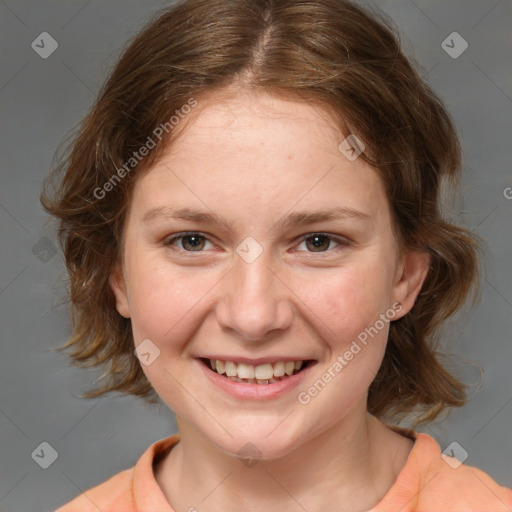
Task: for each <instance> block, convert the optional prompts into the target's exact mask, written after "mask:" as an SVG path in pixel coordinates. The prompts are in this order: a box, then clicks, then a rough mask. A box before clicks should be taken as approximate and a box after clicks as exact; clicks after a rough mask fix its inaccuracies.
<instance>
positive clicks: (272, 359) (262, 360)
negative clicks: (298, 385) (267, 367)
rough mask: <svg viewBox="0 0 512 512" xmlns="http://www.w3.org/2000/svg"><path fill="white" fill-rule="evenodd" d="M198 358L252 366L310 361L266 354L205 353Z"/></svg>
mask: <svg viewBox="0 0 512 512" xmlns="http://www.w3.org/2000/svg"><path fill="white" fill-rule="evenodd" d="M198 359H213V360H214V361H233V362H234V363H246V364H252V365H253V366H258V365H262V364H273V363H280V362H285V363H286V362H287V361H293V362H295V361H311V358H307V357H305V358H300V357H290V356H268V357H257V358H254V357H244V356H233V355H229V356H224V355H207V356H198Z"/></svg>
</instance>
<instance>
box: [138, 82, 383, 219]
mask: <svg viewBox="0 0 512 512" xmlns="http://www.w3.org/2000/svg"><path fill="white" fill-rule="evenodd" d="M181 122H182V123H183V124H182V125H181V126H180V127H179V128H180V131H179V132H178V135H179V136H178V137H177V139H176V140H174V141H172V142H171V144H170V145H169V147H168V148H167V150H166V152H165V154H164V155H163V156H162V158H161V159H160V160H159V161H158V162H157V163H156V164H155V165H153V166H152V167H151V168H150V169H148V171H147V172H146V173H145V174H144V176H142V177H141V178H140V179H139V180H138V181H137V184H136V187H135V191H134V196H133V200H134V203H135V205H134V206H135V207H136V208H137V210H140V211H139V213H142V210H143V209H144V210H146V211H147V210H148V209H150V208H157V207H162V206H163V207H165V206H168V205H171V206H174V204H170V203H179V206H189V205H190V203H191V202H192V203H194V204H197V205H200V206H202V207H203V209H204V207H205V206H207V207H208V208H210V209H211V210H213V211H220V210H223V211H227V210H230V213H231V214H233V215H235V216H237V215H240V214H241V212H246V213H247V214H258V215H260V216H261V212H263V211H267V212H268V213H270V212H272V214H273V215H274V216H280V215H282V213H283V212H282V211H281V210H282V209H285V210H290V209H291V208H292V207H293V206H294V205H297V206H301V209H304V207H306V206H308V204H318V205H323V206H325V207H331V208H336V207H339V206H342V207H345V208H353V209H362V208H364V209H367V210H369V213H372V212H373V213H378V210H379V209H382V208H383V206H386V205H385V204H383V203H382V200H383V199H384V203H385V196H384V191H383V187H382V184H381V182H380V179H379V178H378V175H377V174H376V172H375V170H374V169H373V168H371V167H370V166H369V165H368V164H367V163H366V162H365V161H364V160H363V159H362V158H357V159H356V160H354V161H350V160H349V159H347V158H346V157H345V156H344V154H342V152H341V151H340V150H339V145H340V143H341V142H342V141H343V139H344V138H345V136H346V134H345V135H344V134H342V133H341V131H340V129H339V128H338V127H337V125H336V123H335V121H334V118H333V117H332V116H330V115H329V113H328V112H327V111H326V110H325V109H322V108H320V107H319V106H318V105H315V104H312V103H308V102H305V101H296V100H291V99H287V98H283V97H277V96H273V95H269V94H262V93H253V92H240V91H238V92H234V93H232V94H230V95H228V94H226V93H223V94H222V95H217V96H215V95H214V96H210V97H208V98H206V99H203V100H200V101H199V105H198V106H197V107H196V108H195V109H194V111H193V112H192V113H191V114H190V116H189V117H185V119H183V120H182V121H181ZM227 200H229V203H227V202H226V201H227ZM201 203H202V204H201ZM299 203H300V205H299Z"/></svg>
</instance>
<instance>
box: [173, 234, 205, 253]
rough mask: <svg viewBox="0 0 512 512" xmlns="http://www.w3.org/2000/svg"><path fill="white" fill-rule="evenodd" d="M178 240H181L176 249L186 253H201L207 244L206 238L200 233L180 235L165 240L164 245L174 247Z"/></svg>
mask: <svg viewBox="0 0 512 512" xmlns="http://www.w3.org/2000/svg"><path fill="white" fill-rule="evenodd" d="M178 240H181V242H180V243H179V247H178V249H182V250H184V251H186V252H201V251H202V250H203V249H204V247H205V244H206V242H207V238H206V237H205V236H204V235H201V234H200V233H181V234H179V235H176V236H173V237H171V238H169V239H167V240H166V241H165V243H164V245H165V246H174V245H175V244H176V242H178Z"/></svg>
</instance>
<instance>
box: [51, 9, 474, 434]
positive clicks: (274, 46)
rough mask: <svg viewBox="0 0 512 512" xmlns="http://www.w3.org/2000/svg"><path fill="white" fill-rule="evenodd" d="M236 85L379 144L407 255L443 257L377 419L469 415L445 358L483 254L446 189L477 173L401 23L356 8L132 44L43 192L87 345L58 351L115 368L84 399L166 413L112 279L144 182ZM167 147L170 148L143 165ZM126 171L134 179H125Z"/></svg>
mask: <svg viewBox="0 0 512 512" xmlns="http://www.w3.org/2000/svg"><path fill="white" fill-rule="evenodd" d="M228 86H235V87H246V88H252V89H258V90H265V91H267V92H269V93H274V94H280V95H283V96H287V97H291V98H295V99H297V100H299V101H305V102H309V103H311V104H317V105H319V106H320V107H321V108H323V109H324V111H325V112H327V113H328V114H329V115H332V116H334V118H335V119H337V121H338V123H339V127H340V130H341V132H342V133H344V134H345V135H348V134H349V133H350V134H354V135H356V136H357V137H358V138H359V139H360V140H362V141H364V144H365V146H366V150H365V151H364V153H363V154H362V155H361V157H362V158H364V159H365V160H366V161H367V162H368V163H370V164H371V165H373V166H374V167H375V168H376V170H377V172H378V173H379V175H380V177H381V179H382V181H383V183H384V185H385V189H386V193H387V197H388V200H389V203H390V205H391V210H392V217H393V224H394V230H395V233H396V235H397V240H398V243H399V246H400V248H401V249H412V250H427V251H428V252H429V253H430V255H431V267H430V270H429V273H428V276H427V278H426V281H425V283H424V285H423V288H422V292H421V293H420V295H419V296H418V298H417V300H416V302H415V304H414V306H413V308H412V310H411V311H410V312H409V313H408V314H407V315H405V316H404V317H402V318H400V319H398V320H396V321H393V322H391V324H390V331H389V339H388V345H387V348H386V352H385V355H384V360H383V362H382V365H381V367H380V370H379V372H378V374H377V376H376V378H375V380H374V381H373V382H372V384H371V386H370V389H369V394H368V411H369V412H370V413H371V414H373V415H375V416H377V417H384V416H389V417H394V416H396V415H398V414H408V413H412V412H413V413H415V414H416V413H418V412H419V413H420V414H421V415H420V416H419V419H418V421H417V422H416V424H419V423H423V422H426V421H431V420H433V419H434V418H435V417H437V416H438V415H439V413H440V412H441V411H443V410H444V409H445V408H447V407H450V406H460V405H462V404H463V403H465V401H466V400H467V398H466V387H467V386H465V385H464V384H463V383H461V382H459V381H458V380H457V378H455V377H454V376H453V375H452V374H451V373H450V372H449V371H448V370H447V368H445V367H444V366H443V364H442V361H441V359H442V354H441V352H440V351H438V349H437V348H436V347H437V346H438V341H439V335H440V327H441V325H442V324H443V322H444V321H445V320H446V319H447V318H448V317H450V316H451V315H452V314H453V313H454V312H456V311H457V310H458V309H459V308H460V307H461V306H462V305H463V303H464V302H465V301H466V299H467V297H468V295H469V293H470V291H471V289H472V288H475V290H476V284H477V281H478V258H477V249H478V240H477V238H476V237H475V236H474V235H473V234H472V233H471V232H470V231H468V230H466V229H464V228H462V227H458V226H456V225H453V224H452V223H450V222H448V221H447V220H445V218H444V216H443V212H442V211H441V205H440V196H441V185H442V183H444V181H445V180H447V183H448V184H450V185H452V186H454V187H455V186H456V185H457V181H458V178H459V173H460V171H461V149H460V144H459V140H458V136H457V133H456V130H455V128H454V123H453V121H452V120H451V118H450V115H449V114H448V113H447V111H446V109H445V107H444V106H443V104H442V101H441V100H440V99H439V97H438V96H436V94H435V93H434V92H433V91H432V90H431V88H430V87H429V85H428V84H427V83H426V81H424V80H423V79H422V77H421V76H420V75H419V73H418V71H417V70H416V69H415V68H414V67H413V65H412V64H411V62H410V61H409V59H408V58H407V57H406V56H405V55H404V53H403V52H402V50H401V45H400V38H399V36H398V32H397V31H396V29H395V28H394V26H393V24H392V23H391V22H390V21H389V20H388V19H387V18H386V17H384V16H383V15H382V14H380V13H379V12H373V11H371V10H369V9H368V8H363V7H361V6H359V5H357V4H356V3H354V2H350V1H347V0H274V1H273V0H185V1H181V2H179V3H177V4H175V5H172V6H171V7H168V8H166V9H165V10H163V11H161V12H159V13H158V14H157V15H156V16H155V18H154V19H152V20H151V21H150V22H149V23H148V24H147V25H146V26H145V27H144V28H143V29H142V30H141V31H140V32H139V33H138V35H136V37H135V38H134V39H133V40H132V41H131V42H130V44H128V46H127V47H126V49H125V50H124V52H123V53H122V55H121V56H120V58H119V60H118V61H117V63H116V65H115V66H114V68H113V70H112V71H111V73H110V76H109V77H108V79H107V80H106V82H105V83H104V85H103V87H102V88H101V90H100V92H99V95H98V97H97V99H96V101H95V102H94V104H93V106H92V108H91V109H90V112H89V113H88V115H87V116H86V117H85V118H84V120H83V122H82V124H81V126H80V128H79V130H78V133H77V134H76V136H75V137H74V138H73V140H72V143H71V144H70V146H69V147H68V151H67V152H66V154H65V155H64V157H63V158H61V160H60V161H59V162H58V163H57V165H56V166H55V167H54V169H53V170H52V173H51V174H50V176H49V177H48V179H47V181H46V183H45V184H44V186H43V191H42V193H41V202H42V204H43V207H44V208H45V209H46V211H47V212H48V213H50V214H51V215H52V216H54V217H55V218H56V219H58V222H59V227H58V232H59V240H60V243H61V246H62V250H63V253H64V258H65V263H66V267H67V271H68V274H69V298H70V302H71V306H72V308H71V311H72V328H73V332H72V336H71V338H70V339H69V340H68V342H67V343H66V344H65V345H64V346H62V347H60V348H59V349H58V350H62V349H67V348H72V352H71V354H70V357H71V359H72V362H73V364H75V365H78V366H82V367H90V366H98V367H101V368H104V369H105V370H106V371H105V373H104V374H103V375H102V377H101V378H100V380H101V379H104V378H107V380H106V382H104V383H103V384H101V385H100V386H99V387H98V388H96V389H92V390H89V391H88V392H87V393H86V394H85V395H83V396H84V397H86V398H93V397H98V396H100V395H102V394H104V393H107V392H111V391H118V392H121V393H128V394H133V395H137V396H140V397H143V398H144V399H146V400H147V401H148V402H151V403H156V402H157V401H158V397H157V395H156V393H155V392H154V390H153V388H152V386H151V384H150V382H149V381H148V380H147V378H146V376H145V374H144V372H143V371H142V368H141V366H140V362H139V360H138V359H137V357H136V355H135V354H134V344H133V339H132V331H131V324H130V320H129V319H125V318H123V317H121V316H120V315H119V314H118V313H117V311H116V307H115V299H114V295H113V292H112V291H111V289H110V286H109V276H110V274H111V272H112V270H113V268H114V265H115V263H116V262H117V261H118V260H119V259H120V257H121V251H122V235H123V232H122V231H123V225H124V220H125V217H126V213H127V211H128V208H129V205H130V199H131V194H132V191H133V186H134V183H135V181H136V180H137V178H138V177H139V176H140V175H141V173H142V172H144V171H145V170H147V169H148V168H150V166H151V165H152V163H154V162H155V161H156V160H157V159H158V157H159V156H161V154H162V151H163V149H164V148H165V147H166V146H167V145H168V144H170V143H172V141H173V140H174V139H175V138H176V134H177V132H178V131H177V130H176V131H173V130H172V129H171V126H170V125H171V123H170V122H169V120H170V119H171V117H172V116H176V115H178V114H179V113H180V112H181V111H182V109H183V106H184V105H186V104H190V102H191V98H193V99H195V100H197V101H199V102H200V100H201V98H205V97H207V96H208V95H209V94H211V93H213V92H215V91H222V90H223V89H225V88H226V87H228ZM165 123H167V124H165ZM159 127H160V132H161V133H160V132H158V131H157V132H155V130H158V129H159ZM162 127H166V128H167V129H162ZM155 133H159V134H160V136H161V137H160V138H161V142H159V143H158V144H157V145H156V147H155V148H154V149H152V150H151V151H150V152H149V153H148V154H147V155H146V156H144V158H141V159H140V161H139V160H137V162H136V163H134V162H133V161H132V160H131V159H133V158H134V153H137V154H139V150H140V148H142V147H143V146H145V145H147V143H148V137H151V136H152V134H155ZM153 138H154V136H153ZM127 162H131V163H130V166H127V165H126V164H127ZM132 164H133V165H132ZM123 166H124V170H125V171H126V172H122V171H119V169H122V168H123ZM132 167H133V168H132ZM116 170H117V171H116ZM116 172H117V176H118V177H119V176H120V173H121V174H122V179H117V178H116V179H115V180H113V176H114V174H115V173H116ZM107 183H110V185H107ZM107 189H108V194H105V193H104V191H105V190H107ZM475 296H476V294H475Z"/></svg>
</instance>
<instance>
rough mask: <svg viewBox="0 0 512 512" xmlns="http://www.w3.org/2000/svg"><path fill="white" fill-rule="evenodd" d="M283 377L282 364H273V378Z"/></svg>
mask: <svg viewBox="0 0 512 512" xmlns="http://www.w3.org/2000/svg"><path fill="white" fill-rule="evenodd" d="M283 375H284V363H281V362H280V363H275V364H274V377H282V376H283Z"/></svg>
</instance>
